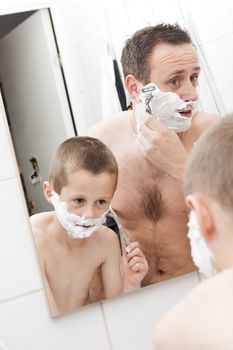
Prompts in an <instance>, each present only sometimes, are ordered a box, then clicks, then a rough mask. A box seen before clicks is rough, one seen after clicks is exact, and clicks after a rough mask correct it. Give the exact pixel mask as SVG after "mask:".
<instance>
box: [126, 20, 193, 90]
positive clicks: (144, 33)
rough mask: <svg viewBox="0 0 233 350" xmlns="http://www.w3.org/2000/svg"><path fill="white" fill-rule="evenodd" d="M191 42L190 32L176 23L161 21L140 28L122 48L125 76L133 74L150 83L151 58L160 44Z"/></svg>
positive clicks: (145, 82)
mask: <svg viewBox="0 0 233 350" xmlns="http://www.w3.org/2000/svg"><path fill="white" fill-rule="evenodd" d="M161 43H165V44H170V45H180V44H191V43H192V40H191V37H190V35H189V33H188V32H187V31H186V30H185V29H182V28H181V27H180V26H179V25H178V24H177V23H176V24H165V23H161V24H158V25H156V26H150V27H146V28H143V29H140V30H138V31H137V32H135V33H134V35H133V36H132V37H131V38H129V39H128V40H127V41H126V43H125V46H124V48H123V50H122V55H121V64H122V68H123V73H124V77H126V76H127V75H128V74H133V75H134V76H135V78H136V79H138V80H139V81H141V82H143V83H144V84H147V83H149V76H150V67H149V59H150V56H151V54H152V51H153V49H154V48H155V46H157V45H158V44H161Z"/></svg>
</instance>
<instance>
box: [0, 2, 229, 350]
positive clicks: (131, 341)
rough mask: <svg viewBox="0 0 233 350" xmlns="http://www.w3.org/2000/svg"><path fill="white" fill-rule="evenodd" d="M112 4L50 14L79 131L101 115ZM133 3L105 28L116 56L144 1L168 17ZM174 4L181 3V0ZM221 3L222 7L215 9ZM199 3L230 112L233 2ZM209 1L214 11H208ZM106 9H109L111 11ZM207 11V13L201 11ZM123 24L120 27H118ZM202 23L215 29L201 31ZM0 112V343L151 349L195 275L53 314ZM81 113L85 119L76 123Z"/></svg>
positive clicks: (207, 46) (205, 44)
mask: <svg viewBox="0 0 233 350" xmlns="http://www.w3.org/2000/svg"><path fill="white" fill-rule="evenodd" d="M2 3H3V2H1V6H3V5H2ZM17 3H18V2H17ZM28 3H29V1H23V0H22V5H25V4H28ZM30 3H36V1H31V2H30ZM48 3H49V2H48ZM110 3H111V2H109V1H106V2H104V1H102V2H95V1H94V0H92V1H89V2H88V3H87V2H86V1H81V0H79V1H71V0H69V1H65V0H62V1H60V2H59V4H58V6H57V9H56V11H55V13H56V14H59V12H60V16H61V17H62V19H63V25H60V28H62V29H63V30H64V32H63V33H62V36H63V38H65V41H66V44H65V45H64V46H63V47H66V50H67V56H66V64H67V62H69V65H68V66H69V69H68V73H67V78H68V86H69V88H70V95H71V100H72V102H73V106H74V110H75V117H76V120H77V124H78V125H81V124H82V125H83V130H85V127H88V125H90V124H91V123H92V122H93V119H92V116H94V120H95V119H100V118H101V104H100V66H99V60H100V58H101V56H102V53H103V52H104V50H105V49H106V45H105V44H106V42H105V41H104V40H103V39H100V38H105V37H106V35H107V36H108V35H109V33H110V32H109V31H108V32H106V28H105V27H104V23H105V22H104V20H105V21H106V18H105V17H104V16H103V14H102V12H101V9H102V7H101V6H110V5H109V4H110ZM136 3H137V2H136V1H130V0H128V1H118V3H117V4H118V5H117V7H116V11H115V22H114V23H116V22H117V21H118V22H119V25H118V27H117V25H115V26H113V28H115V32H114V30H113V32H111V36H112V37H115V35H119V40H118V41H117V42H116V43H115V45H113V48H114V51H115V52H116V55H117V56H118V55H119V53H118V52H119V49H120V43H121V41H122V40H123V39H124V38H125V36H126V35H127V34H128V33H129V34H130V33H131V31H132V30H134V29H136V27H137V26H138V25H139V24H140V25H141V26H144V25H146V22H147V21H148V22H151V16H152V15H151V11H149V9H148V6H149V4H152V3H153V8H152V10H153V14H154V16H157V17H158V18H159V16H161V18H165V19H166V20H169V18H170V19H171V20H172V18H173V16H172V14H171V12H168V11H167V9H168V7H166V6H165V5H164V7H163V8H161V12H160V14H159V11H158V7H157V6H156V0H155V1H153V2H150V1H149V0H148V1H144V2H143V9H142V10H141V11H140V13H139V15H138V20H136V16H137V8H139V7H137V6H136ZM160 3H161V2H160ZM163 3H164V2H163ZM180 3H181V5H182V1H181V2H180ZM215 3H216V5H215ZM223 3H224V6H220V5H222V4H223ZM9 4H10V5H12V4H13V1H10V2H9V1H5V8H6V7H7V6H10V5H9ZM97 4H98V5H97ZM17 5H18V4H17ZM201 5H202V12H201V11H200V10H199V9H198V1H197V0H195V1H190V4H189V6H190V9H191V14H192V20H193V23H195V27H196V30H197V29H198V38H199V40H200V43H201V47H202V48H203V50H204V54H205V56H206V57H207V59H208V64H209V67H210V68H211V72H212V74H213V76H214V79H215V80H216V85H217V87H218V89H219V91H220V95H221V99H222V100H223V103H224V106H225V108H226V110H227V111H228V112H232V110H233V106H232V98H231V89H230V87H231V81H232V79H231V78H233V76H232V75H233V70H232V69H231V65H230V64H231V58H230V57H231V56H230V54H233V47H232V45H233V44H232V35H233V30H232V21H231V17H230V16H232V7H231V6H230V5H231V3H230V2H228V1H226V0H225V1H223V0H221V2H220V1H219V2H211V10H210V8H206V9H204V10H203V6H205V2H203V1H202V2H201ZM115 6H116V5H115ZM183 6H184V5H183ZM214 6H216V11H215V14H217V15H216V16H215V15H214V14H213V13H214V10H213V7H214ZM217 6H219V8H217ZM226 6H228V7H227V10H226ZM12 8H13V5H12ZM170 8H172V9H173V10H174V9H177V3H176V2H175V1H172V0H171V1H170ZM0 9H1V7H0ZM26 9H27V7H26V5H25V10H26ZM109 11H110V13H112V12H111V11H112V10H111V9H110V10H109ZM162 11H163V12H162ZM210 11H211V16H206V13H209V12H210ZM108 13H109V12H108ZM173 13H174V11H173ZM184 13H186V12H185V11H184ZM147 16H148V17H147ZM207 20H208V23H207V22H206V21H207ZM220 20H221V23H220ZM122 23H124V24H125V26H124V29H122V28H123V26H122ZM216 23H217V26H216ZM148 24H149V23H148ZM206 28H213V29H214V30H211V29H210V31H207V30H206ZM116 32H117V33H118V34H116ZM114 33H115V34H114ZM119 33H121V34H122V35H121V36H120V34H119ZM226 47H227V48H228V49H227V50H228V51H227V54H226ZM216 52H217V54H216ZM68 56H69V59H68ZM220 61H222V62H221V64H219V62H220ZM68 66H67V67H68ZM207 99H208V98H207ZM77 101H78V102H79V103H78V105H77ZM0 112H1V113H0V159H1V166H0V198H1V204H0V217H1V230H0V231H1V234H0V278H1V282H0V341H2V342H4V343H5V345H6V346H7V347H8V349H9V350H41V349H43V350H51V349H56V350H64V349H69V350H73V349H76V350H77V349H79V350H93V349H95V350H125V349H127V350H128V349H134V350H141V349H143V350H150V349H152V333H153V328H154V325H155V324H156V322H157V321H158V320H159V318H160V317H161V315H162V314H163V313H164V312H165V311H166V310H168V309H169V308H170V307H171V306H172V305H173V304H174V303H176V302H177V301H178V300H180V299H181V298H182V297H183V296H184V295H185V294H187V292H188V291H189V290H190V289H191V288H192V287H193V286H195V285H196V284H197V283H198V282H197V276H196V275H195V274H190V275H186V276H181V277H179V278H177V279H173V280H170V281H167V282H163V283H160V284H158V285H154V286H150V287H147V288H144V289H142V290H140V291H138V292H136V293H133V294H130V295H125V296H123V297H120V298H118V299H115V300H111V301H106V302H104V303H102V304H96V305H90V306H88V307H85V308H83V309H80V310H78V311H76V312H74V313H72V314H70V315H67V316H63V317H61V318H59V319H51V318H50V317H49V314H48V310H47V302H46V299H45V297H44V293H43V287H42V282H41V277H40V272H39V268H38V263H37V258H36V254H35V251H34V246H33V242H32V238H31V232H30V227H29V223H28V217H27V214H26V207H25V203H24V200H23V196H22V190H21V187H20V183H19V179H18V174H17V170H16V164H15V159H14V154H13V151H12V146H11V141H10V136H9V132H8V129H7V125H6V122H5V121H4V116H3V113H2V110H1V111H0ZM83 117H85V118H86V120H81V121H80V118H81V119H82V118H83ZM88 118H90V119H88Z"/></svg>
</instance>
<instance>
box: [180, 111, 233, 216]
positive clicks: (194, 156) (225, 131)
mask: <svg viewBox="0 0 233 350" xmlns="http://www.w3.org/2000/svg"><path fill="white" fill-rule="evenodd" d="M184 193H185V195H186V196H187V195H188V194H192V193H202V194H204V195H206V196H207V197H209V198H211V199H214V200H215V201H217V202H218V203H219V204H220V205H221V206H222V207H223V209H225V210H226V211H229V210H230V211H232V210H233V117H225V118H223V119H221V120H220V121H219V122H217V123H215V124H214V125H213V126H211V127H210V128H209V129H208V130H207V131H206V132H204V134H202V136H201V137H200V138H199V140H198V141H197V143H196V145H195V146H194V147H193V149H192V151H191V153H190V155H189V157H188V160H187V163H186V166H185V172H184Z"/></svg>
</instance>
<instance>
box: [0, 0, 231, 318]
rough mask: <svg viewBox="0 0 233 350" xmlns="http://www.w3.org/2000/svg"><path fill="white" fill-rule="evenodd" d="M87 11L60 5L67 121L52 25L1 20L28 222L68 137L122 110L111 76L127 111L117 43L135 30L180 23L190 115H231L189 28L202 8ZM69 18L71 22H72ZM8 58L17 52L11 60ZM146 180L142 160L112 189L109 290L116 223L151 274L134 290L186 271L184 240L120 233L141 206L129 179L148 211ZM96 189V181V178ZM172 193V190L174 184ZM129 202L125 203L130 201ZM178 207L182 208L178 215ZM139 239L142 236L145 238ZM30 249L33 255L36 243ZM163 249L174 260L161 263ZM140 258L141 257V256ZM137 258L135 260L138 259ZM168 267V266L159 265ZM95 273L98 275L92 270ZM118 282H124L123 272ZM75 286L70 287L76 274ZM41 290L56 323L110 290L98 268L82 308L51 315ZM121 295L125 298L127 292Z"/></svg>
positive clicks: (163, 4)
mask: <svg viewBox="0 0 233 350" xmlns="http://www.w3.org/2000/svg"><path fill="white" fill-rule="evenodd" d="M224 4H225V5H226V6H225V7H224V6H223V7H221V8H224V13H225V14H227V16H228V14H229V13H232V7H231V4H230V2H228V1H227V0H225V3H224ZM89 6H90V4H89V5H85V6H83V7H82V8H80V6H78V3H77V2H73V1H68V2H66V4H64V5H62V2H60V12H61V13H62V14H63V21H64V23H65V25H64V26H65V27H66V33H65V34H64V35H67V37H68V38H69V40H68V41H69V43H68V44H67V47H69V49H70V57H71V60H70V63H71V64H73V66H72V69H73V72H74V76H73V77H72V79H73V81H72V84H70V86H72V87H73V91H71V90H70V92H72V96H75V99H76V97H77V101H78V108H77V110H78V112H76V109H75V113H73V112H72V109H73V108H71V106H72V107H73V106H74V102H73V100H74V98H73V100H72V103H70V97H69V95H68V90H67V87H66V81H65V80H64V77H65V76H66V75H65V72H64V70H63V68H62V66H61V60H60V53H59V51H58V50H59V45H58V44H59V41H57V39H56V38H55V37H54V34H55V33H54V25H53V23H52V22H51V19H52V18H51V13H50V11H49V10H47V9H44V10H39V11H30V12H27V13H20V14H12V15H7V16H1V26H2V33H1V40H0V46H1V50H0V84H1V85H0V87H1V94H2V98H3V101H4V106H5V110H6V115H7V119H8V124H9V128H10V131H11V136H12V141H13V144H14V148H15V153H16V158H17V161H18V165H19V170H20V176H21V180H22V185H23V189H24V194H25V199H26V202H27V207H28V212H29V216H31V215H33V214H37V213H41V212H50V211H51V210H53V206H52V205H51V201H50V200H49V199H50V197H51V193H52V191H51V189H50V188H49V186H47V187H46V186H45V188H44V190H45V194H47V199H48V200H46V198H45V195H44V192H43V190H42V183H43V182H44V181H46V180H49V179H48V176H49V168H50V162H51V159H52V155H53V153H54V151H55V150H56V149H57V147H58V146H59V145H60V144H61V143H62V142H63V141H64V140H66V139H68V138H70V137H72V136H74V135H76V134H79V135H86V134H87V132H88V130H89V129H90V128H91V127H92V126H93V125H94V124H96V123H97V122H99V121H100V120H101V119H102V118H104V119H108V118H111V117H113V116H114V115H116V114H118V113H119V112H121V110H122V106H123V105H122V104H121V103H120V99H119V97H120V96H119V89H116V88H115V80H114V79H115V78H116V74H117V76H118V79H119V80H118V82H119V81H121V82H122V85H121V93H122V94H123V93H124V94H125V100H124V101H125V104H124V106H125V107H126V108H127V107H128V106H129V104H130V97H129V95H128V93H127V90H126V89H125V88H123V89H122V86H123V85H124V83H123V74H122V71H121V65H120V56H121V50H122V47H123V44H124V42H125V40H126V39H127V38H128V37H130V36H131V35H132V33H133V32H135V31H136V30H137V29H139V28H142V27H145V26H147V25H155V24H157V23H160V22H161V21H163V22H169V23H175V22H178V23H179V24H180V25H181V26H184V27H186V28H187V29H188V30H189V32H190V34H191V36H192V39H193V41H194V43H195V46H196V47H197V50H198V55H199V60H200V66H201V74H200V77H199V85H200V86H199V104H198V108H199V109H201V110H205V111H206V112H209V113H215V114H218V115H222V116H223V115H225V114H227V113H231V111H232V109H233V106H232V102H231V99H230V98H229V91H226V90H227V89H228V88H229V86H228V85H229V84H228V81H229V78H228V79H226V78H225V79H223V74H222V72H223V66H222V65H221V69H220V68H219V66H218V65H217V64H215V63H216V62H215V61H214V55H215V56H216V54H214V53H215V52H216V46H215V45H214V44H213V42H212V41H213V40H212V39H211V37H210V34H209V37H208V33H207V31H206V30H205V37H202V36H201V33H202V31H201V23H202V22H201V21H200V22H198V21H197V18H199V17H198V16H197V14H199V13H200V16H201V13H203V11H200V8H199V9H198V5H197V4H196V2H194V1H193V2H192V1H189V2H187V4H185V2H183V1H175V0H167V1H149V0H148V1H146V3H145V2H143V4H135V2H133V1H130V0H127V1H120V2H118V3H115V2H113V1H112V2H106V1H101V2H100V3H98V6H97V5H95V4H94V2H93V4H92V7H96V11H93V8H92V11H90V8H89ZM203 6H204V5H203V4H202V7H203ZM215 11H216V13H218V12H219V11H220V8H218V9H217V7H216V9H215ZM213 13H214V11H213ZM74 14H75V16H76V17H77V19H79V20H76V19H75V20H74ZM225 18H228V17H225ZM226 22H227V24H228V27H227V29H226V31H228V33H227V34H228V36H227V35H225V36H224V35H223V34H224V33H223V31H222V32H221V33H220V34H219V33H217V34H216V37H215V39H216V41H217V39H219V41H218V42H217V44H218V45H220V46H221V45H222V46H221V52H220V53H219V54H221V58H222V59H223V60H224V59H225V58H226V57H225V56H226V54H224V50H225V49H224V47H225V48H226V47H227V48H228V49H229V42H228V44H227V45H225V46H223V44H224V43H223V41H226V40H227V37H228V39H229V40H230V33H233V29H232V22H230V20H229V21H226ZM88 23H92V25H91V26H90V25H88ZM220 27H221V26H220ZM55 29H56V28H55ZM74 33H75V34H74ZM220 39H221V40H220ZM211 40H212V41H211ZM28 47H30V50H28ZM15 52H17V55H16V54H15ZM225 52H226V51H225ZM232 52H233V50H232ZM226 63H227V62H226ZM226 66H227V64H226ZM114 68H115V69H114ZM107 69H111V71H110V77H113V78H110V81H109V80H106V79H107V77H108V74H105V73H106V70H107ZM108 73H109V70H108ZM229 74H231V71H230V70H229V72H228V73H226V74H225V77H226V75H228V76H229ZM111 79H113V80H111ZM108 84H109V85H108ZM226 86H227V88H226ZM22 87H23V88H22ZM228 90H229V89H228ZM123 109H124V108H123ZM73 110H74V109H73ZM122 147H125V145H124V144H122V143H121V142H120V141H119V144H118V147H117V148H116V149H115V150H114V154H115V155H116V156H117V155H118V154H119V153H120V151H121V148H122ZM127 157H128V158H127ZM127 157H126V159H125V160H126V162H128V163H129V162H130V159H131V158H132V157H135V154H133V152H132V149H130V148H128V151H127ZM122 170H123V171H122ZM147 170H148V169H145V168H144V167H142V166H141V163H140V160H139V161H138V162H136V163H135V164H134V166H133V167H131V170H130V176H129V175H125V174H126V173H125V172H124V169H122V168H120V173H119V184H120V185H121V184H122V183H124V186H123V187H122V188H123V192H124V196H123V197H124V200H125V206H124V207H122V208H123V210H119V208H118V202H119V200H120V199H119V192H118V193H116V195H115V197H114V201H113V209H115V211H116V213H117V214H118V216H117V217H115V219H114V218H108V221H107V224H108V226H109V227H111V229H112V231H114V232H115V233H114V235H115V236H114V235H113V236H112V235H111V237H115V238H112V239H113V240H114V241H115V243H114V244H115V246H116V247H117V248H116V249H115V250H114V254H116V255H115V258H116V259H115V261H118V262H119V264H118V271H117V272H116V270H114V269H115V268H116V265H114V266H113V267H112V269H113V270H112V271H110V272H108V271H107V273H106V274H105V275H104V276H108V277H106V278H107V279H108V282H107V285H108V288H109V289H108V290H110V289H111V286H114V285H115V283H116V280H112V278H113V276H116V274H117V276H118V275H119V265H120V264H121V260H122V251H123V252H125V250H124V249H123V248H124V247H125V246H127V245H128V244H129V242H127V239H126V240H125V239H122V238H121V237H123V236H122V235H124V232H123V234H122V233H121V234H120V233H119V231H120V230H119V226H120V224H121V223H124V225H123V226H124V227H123V230H124V231H125V233H126V237H128V239H129V240H130V242H131V243H132V242H134V241H138V242H139V243H140V249H141V251H142V253H143V254H145V257H146V259H147V261H148V264H149V271H148V273H147V274H146V275H145V277H144V278H143V280H142V281H140V284H141V287H145V286H147V285H150V284H154V283H158V282H160V281H163V280H166V279H169V278H174V277H176V276H179V275H182V274H184V273H188V272H191V271H194V266H193V264H192V260H191V256H190V248H189V242H188V241H187V239H186V237H185V236H183V238H182V240H180V239H178V237H177V235H175V234H172V235H169V237H168V239H167V240H166V239H165V240H161V241H160V242H159V241H158V242H157V238H156V237H157V236H156V235H152V234H151V235H150V234H149V233H150V232H152V228H151V224H150V223H149V222H148V221H147V220H145V218H144V217H143V216H142V215H141V214H140V211H138V213H137V215H134V216H133V217H131V218H130V222H128V223H127V220H126V219H125V217H126V216H127V215H130V210H129V208H132V207H133V206H135V207H137V202H139V201H141V199H142V198H143V195H142V193H141V192H140V194H139V197H140V198H139V197H137V195H136V191H134V192H132V191H131V190H130V186H131V182H134V181H135V178H137V179H139V180H137V184H138V186H137V188H139V189H140V191H144V190H145V193H146V195H147V197H148V198H150V200H151V201H152V200H153V198H152V197H153V196H152V194H150V195H149V194H148V191H147V190H148V187H147V186H148V183H149V182H150V184H151V182H152V181H153V176H152V175H153V174H152V173H151V172H150V171H149V170H148V172H147V176H146V177H145V176H144V175H143V174H144V172H145V171H147ZM79 175H80V174H79ZM105 175H106V174H105ZM107 175H109V174H107ZM84 178H85V181H86V178H87V176H84ZM110 178H111V176H110ZM107 179H108V177H107ZM141 179H144V180H143V181H142V180H141ZM70 181H72V179H71V180H70ZM95 181H99V178H98V176H97V178H95ZM171 182H172V180H171V181H170V183H169V186H170V185H172V186H173V184H172V183H171ZM106 183H107V180H106ZM177 186H180V185H179V184H177ZM110 187H111V186H110ZM113 187H114V186H113ZM150 188H151V187H150ZM111 191H112V190H111ZM111 191H110V192H111ZM130 191H131V192H130ZM174 191H175V190H174ZM130 193H132V195H131V196H130ZM143 193H144V192H143ZM112 194H113V192H111V194H110V195H109V194H108V196H107V197H108V198H110V197H111V195H112ZM63 195H64V196H63V197H62V198H60V199H63V201H64V202H65V199H66V197H65V194H64V193H63ZM175 198H176V199H175V201H176V203H181V202H182V200H183V199H182V196H181V192H179V193H178V195H176V197H175ZM78 199H79V198H78ZM100 199H101V200H102V198H98V200H100ZM104 200H105V199H104ZM107 202H108V201H107ZM181 207H182V208H183V205H181ZM103 209H104V211H103V212H102V211H101V212H100V215H97V216H98V217H100V216H101V215H102V213H105V212H106V210H107V207H106V208H105V207H104V206H103ZM105 209H106V210H105ZM182 210H183V209H182ZM180 215H184V213H183V212H182V214H180V212H179V210H178V211H177V213H176V214H175V216H174V218H173V219H174V220H173V221H172V222H176V224H172V225H171V227H172V233H174V232H175V231H176V233H177V234H178V233H180V232H181V231H182V232H185V229H184V227H186V221H185V220H183V221H182V220H181V221H182V223H181V221H179V220H178V221H176V220H175V217H179V216H180ZM117 220H118V225H117V222H116V221H117ZM179 222H180V223H179ZM87 226H88V225H87ZM159 226H160V228H158V226H157V228H156V232H158V231H160V232H161V235H162V233H163V236H164V237H165V236H166V234H167V229H166V225H164V221H163V220H161V221H160V223H159ZM120 227H121V226H120ZM135 227H136V228H135ZM163 230H164V232H163ZM145 232H147V233H148V234H147V233H146V234H145ZM108 237H110V236H108ZM87 241H88V240H87ZM77 242H78V241H77ZM82 242H85V240H82ZM37 244H38V245H39V243H37ZM82 244H83V243H82ZM122 247H123V248H122ZM165 247H166V249H165ZM169 247H170V248H169ZM72 249H73V248H71V247H70V246H67V252H68V251H69V252H71V255H72V254H73V255H72V256H73V258H74V259H75V258H76V254H75V253H74V250H73V253H72ZM169 249H170V252H172V253H169ZM86 251H88V253H87V254H90V251H91V249H90V251H89V248H88V247H87V248H86ZM67 254H68V253H67ZM138 254H139V255H140V253H138ZM140 257H141V258H142V255H141V256H140ZM167 257H168V258H169V257H170V258H169V259H167ZM59 264H61V261H57V263H56V266H55V267H58V266H60V265H59ZM97 265H98V266H101V264H100V263H99V262H98V263H97ZM64 266H65V265H64ZM75 266H76V269H77V271H78V270H82V268H80V267H79V266H78V265H75ZM121 268H122V267H121ZM113 271H115V272H113ZM144 271H145V270H144ZM42 273H43V274H45V273H46V270H43V269H42ZM120 273H122V270H121V271H120ZM73 278H75V274H74V277H73ZM75 280H76V279H75ZM44 281H45V289H46V292H47V295H48V300H49V304H50V310H51V312H52V315H58V314H62V313H65V312H67V311H71V310H72V309H76V308H78V307H80V306H82V305H87V304H89V303H90V304H91V303H93V302H96V301H99V300H102V299H105V298H111V297H113V296H114V292H112V291H111V290H110V292H109V293H107V294H104V293H105V291H104V288H103V285H104V281H103V273H102V271H101V268H99V269H96V270H95V271H93V270H91V272H90V276H89V277H88V280H87V282H86V283H87V284H88V286H89V287H88V288H86V289H85V290H86V291H87V290H88V293H86V292H85V293H84V294H88V295H85V298H83V300H84V299H85V301H82V302H80V303H79V304H77V303H75V302H74V303H73V301H72V300H71V301H70V305H71V306H69V307H68V309H65V308H64V309H62V310H61V311H60V312H59V311H56V307H55V305H54V298H53V295H52V294H53V293H52V291H51V286H50V285H49V284H47V282H48V279H47V278H46V276H45V275H44ZM63 281H64V278H63V279H62V278H61V280H60V283H61V284H62V283H63ZM77 281H78V280H77ZM124 282H125V281H124ZM126 284H127V281H126ZM63 287H64V286H63ZM65 288H66V289H69V288H71V286H70V284H69V283H67V285H66V286H65ZM120 288H121V287H119V285H118V286H117V287H116V289H118V290H120ZM128 289H130V288H128ZM125 290H126V291H127V288H126V289H125ZM82 293H83V291H82ZM119 294H120V293H118V292H117V293H115V295H119ZM82 297H83V296H82ZM54 310H55V311H54Z"/></svg>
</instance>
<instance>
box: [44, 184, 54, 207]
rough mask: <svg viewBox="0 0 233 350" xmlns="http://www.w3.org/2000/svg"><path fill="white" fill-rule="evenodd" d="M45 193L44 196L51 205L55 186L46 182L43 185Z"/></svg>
mask: <svg viewBox="0 0 233 350" xmlns="http://www.w3.org/2000/svg"><path fill="white" fill-rule="evenodd" d="M43 191H44V196H45V198H46V199H47V201H48V202H49V203H51V200H50V197H51V196H52V192H53V186H52V185H51V183H50V182H48V181H44V183H43Z"/></svg>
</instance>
